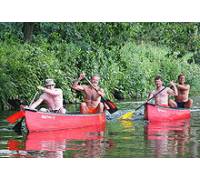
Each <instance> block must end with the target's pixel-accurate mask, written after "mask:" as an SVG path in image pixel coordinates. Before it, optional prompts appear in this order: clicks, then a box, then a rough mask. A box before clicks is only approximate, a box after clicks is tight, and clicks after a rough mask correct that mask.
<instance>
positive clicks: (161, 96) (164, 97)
mask: <svg viewBox="0 0 200 180" xmlns="http://www.w3.org/2000/svg"><path fill="white" fill-rule="evenodd" d="M154 80H155V85H156V90H154V91H152V92H151V93H150V94H149V97H148V99H150V98H152V97H153V96H154V95H156V94H157V93H158V92H160V91H161V90H162V89H163V88H165V87H164V86H163V82H162V79H161V77H160V76H156V77H155V79H154ZM170 85H171V86H172V87H173V89H174V90H172V89H171V88H169V87H166V88H165V89H164V90H163V91H162V92H160V93H158V94H157V95H156V96H155V97H154V99H155V104H156V105H159V106H165V107H169V106H170V107H176V103H175V102H174V101H173V100H172V99H170V100H169V96H177V95H178V91H177V88H176V85H175V83H174V82H173V81H171V82H170ZM147 101H148V100H147Z"/></svg>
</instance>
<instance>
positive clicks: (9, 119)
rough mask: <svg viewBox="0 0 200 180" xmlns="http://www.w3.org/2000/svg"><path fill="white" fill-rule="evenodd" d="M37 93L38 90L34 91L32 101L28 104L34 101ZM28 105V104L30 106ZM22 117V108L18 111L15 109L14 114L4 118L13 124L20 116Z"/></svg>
mask: <svg viewBox="0 0 200 180" xmlns="http://www.w3.org/2000/svg"><path fill="white" fill-rule="evenodd" d="M37 94H38V92H36V93H35V95H34V97H33V99H32V101H31V103H30V105H31V104H33V102H34V100H35V98H36V96H37ZM30 105H29V106H30ZM23 117H24V111H23V110H20V111H17V112H16V113H15V114H12V115H11V116H9V117H7V118H6V120H7V121H8V122H9V123H11V124H14V123H16V122H17V120H18V119H21V118H23Z"/></svg>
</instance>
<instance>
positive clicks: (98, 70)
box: [0, 22, 200, 107]
mask: <svg viewBox="0 0 200 180" xmlns="http://www.w3.org/2000/svg"><path fill="white" fill-rule="evenodd" d="M22 27H23V23H0V40H1V41H0V64H1V66H0V74H1V77H0V83H1V86H0V105H1V106H3V105H4V106H5V107H6V106H7V101H8V99H9V98H20V99H26V100H27V101H28V102H30V100H31V98H32V97H33V95H34V94H35V91H36V90H37V89H36V87H37V85H43V83H44V80H45V79H46V78H54V79H55V81H56V84H57V86H58V87H60V88H62V89H63V92H64V96H65V99H66V100H67V101H68V102H77V101H80V97H79V96H77V93H75V92H73V91H72V90H71V84H72V82H73V81H74V79H76V78H77V77H78V75H79V73H80V72H82V71H84V72H86V74H87V76H88V77H91V76H92V75H94V74H100V75H101V77H102V79H101V86H102V87H103V88H104V89H105V92H106V96H107V97H109V98H111V99H114V97H115V96H114V95H116V93H117V94H121V95H122V96H124V98H127V99H132V98H138V97H139V98H141V97H146V94H147V93H148V92H149V91H150V90H152V89H153V88H154V82H153V79H154V76H155V75H157V74H160V75H161V76H162V77H163V79H164V81H165V84H166V85H167V84H168V83H169V81H170V80H176V79H177V75H178V74H179V73H180V72H184V73H185V74H186V79H187V81H188V83H190V84H191V87H192V92H195V91H197V92H198V91H199V89H200V85H199V82H198V80H199V78H200V73H199V71H200V66H199V63H200V62H199V54H200V52H199V47H200V35H199V27H200V24H199V23H80V22H79V23H35V26H34V32H33V41H32V42H30V43H24V42H23V31H22Z"/></svg>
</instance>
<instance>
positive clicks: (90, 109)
mask: <svg viewBox="0 0 200 180" xmlns="http://www.w3.org/2000/svg"><path fill="white" fill-rule="evenodd" d="M84 78H86V77H85V74H84V73H81V74H80V76H79V78H78V79H77V80H75V81H74V82H73V84H72V89H74V90H76V91H80V92H82V93H83V95H84V102H82V103H81V104H80V112H81V113H83V114H87V113H99V112H103V111H104V110H106V109H109V107H108V106H107V105H106V104H105V103H103V102H101V97H104V95H105V94H104V90H103V89H102V88H100V87H99V81H100V76H99V75H94V76H92V78H91V80H90V81H91V82H90V81H89V82H90V83H89V85H85V84H84V85H82V84H80V81H81V80H83V79H84ZM154 80H155V86H156V89H155V90H154V91H152V92H151V93H149V96H148V99H147V102H148V101H149V99H152V98H154V99H155V104H156V105H160V106H165V107H172V108H191V107H192V103H193V101H192V99H189V97H188V96H189V91H190V85H188V84H186V83H185V75H184V74H183V73H181V74H180V75H179V76H178V83H174V82H173V81H171V82H170V87H164V86H163V81H162V78H161V76H156V77H155V79H154ZM38 89H39V90H41V91H43V93H42V94H41V95H40V97H39V99H38V100H36V101H35V102H34V103H33V104H31V105H30V106H29V108H30V109H35V108H37V107H38V106H39V105H40V104H41V103H42V102H46V103H47V105H48V108H47V109H46V108H41V109H40V111H43V112H54V113H62V114H64V113H66V109H65V108H64V107H63V91H62V90H61V89H60V88H55V83H54V80H53V79H46V81H45V86H44V87H42V86H38ZM169 96H174V97H175V99H174V100H173V99H170V98H169Z"/></svg>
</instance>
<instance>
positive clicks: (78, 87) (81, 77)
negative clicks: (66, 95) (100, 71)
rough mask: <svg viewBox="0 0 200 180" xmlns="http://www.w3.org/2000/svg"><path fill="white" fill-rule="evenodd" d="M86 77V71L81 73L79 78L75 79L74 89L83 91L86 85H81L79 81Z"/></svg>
mask: <svg viewBox="0 0 200 180" xmlns="http://www.w3.org/2000/svg"><path fill="white" fill-rule="evenodd" d="M84 78H85V74H84V73H81V74H80V76H79V78H78V79H77V80H75V81H74V83H73V85H72V88H73V89H74V90H77V91H83V90H84V86H81V85H79V82H80V81H81V80H82V79H84Z"/></svg>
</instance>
